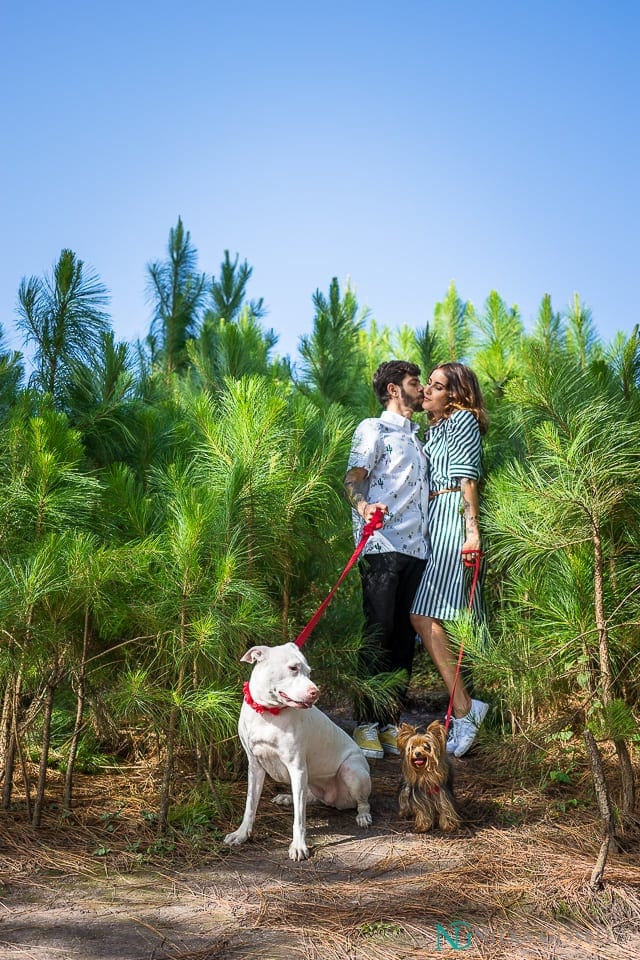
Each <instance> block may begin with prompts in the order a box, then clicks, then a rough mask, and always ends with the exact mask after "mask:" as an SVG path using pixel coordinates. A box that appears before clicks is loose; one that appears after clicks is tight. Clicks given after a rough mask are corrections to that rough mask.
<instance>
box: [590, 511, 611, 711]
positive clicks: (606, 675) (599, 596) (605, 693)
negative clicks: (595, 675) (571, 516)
mask: <svg viewBox="0 0 640 960" xmlns="http://www.w3.org/2000/svg"><path fill="white" fill-rule="evenodd" d="M592 537H593V554H594V576H593V598H594V612H595V618H596V629H597V631H598V652H599V657H600V679H601V680H602V702H603V704H604V706H605V707H607V706H609V704H610V703H611V701H612V699H613V676H612V673H611V654H610V650H609V630H608V628H607V621H606V618H605V615H604V559H603V556H602V540H601V537H600V528H599V526H598V524H597V522H596V521H595V520H594V521H593V525H592Z"/></svg>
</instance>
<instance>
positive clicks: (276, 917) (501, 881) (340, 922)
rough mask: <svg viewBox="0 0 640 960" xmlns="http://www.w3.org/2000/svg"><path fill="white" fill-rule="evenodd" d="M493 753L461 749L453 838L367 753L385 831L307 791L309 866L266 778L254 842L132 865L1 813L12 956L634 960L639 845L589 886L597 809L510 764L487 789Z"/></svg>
mask: <svg viewBox="0 0 640 960" xmlns="http://www.w3.org/2000/svg"><path fill="white" fill-rule="evenodd" d="M487 762H488V758H487V757H486V756H484V755H483V752H482V750H478V751H477V752H476V754H475V756H473V757H471V758H469V759H465V760H462V761H456V774H457V795H458V798H459V803H460V806H461V808H462V811H463V813H464V816H465V820H466V826H465V829H464V830H463V831H462V832H461V833H460V834H458V835H456V836H454V837H446V836H443V835H441V834H437V833H433V834H428V835H425V836H421V835H417V834H415V833H412V832H411V825H410V824H409V823H407V822H404V821H401V820H400V819H399V817H398V814H397V809H396V793H397V782H398V777H399V761H397V760H389V759H385V760H383V761H375V762H373V763H372V774H373V781H374V795H373V798H372V811H373V815H374V826H373V828H372V829H371V830H369V831H366V832H363V831H361V830H359V829H358V827H357V826H356V825H355V820H354V817H353V814H351V813H346V812H344V813H340V812H337V811H334V810H328V809H326V808H323V807H320V806H312V807H310V808H309V812H308V827H309V830H308V833H309V837H308V839H309V841H310V843H311V844H312V846H313V855H312V857H311V859H310V860H308V861H306V862H303V863H293V862H291V861H290V860H289V859H288V855H287V849H288V845H289V842H290V830H291V813H290V811H288V810H283V809H281V808H278V807H275V806H274V805H272V804H270V803H269V802H268V798H269V797H271V796H273V795H274V793H275V788H273V789H272V788H271V786H269V787H268V788H266V790H265V793H266V797H265V798H263V802H262V804H261V808H260V811H259V816H258V822H257V825H256V835H255V839H254V840H253V841H252V842H251V843H249V844H247V845H245V846H243V847H240V848H234V849H232V850H229V849H227V848H224V847H222V846H221V845H219V844H215V845H212V846H211V852H210V853H208V854H207V856H206V858H204V859H205V862H200V863H198V864H191V865H189V866H185V864H184V862H181V861H178V860H177V859H176V857H173V858H172V859H167V860H166V861H162V859H161V858H156V860H155V861H154V862H153V863H152V864H149V863H143V864H141V865H139V866H137V867H135V869H131V868H128V869H126V870H125V869H123V863H122V860H121V859H120V860H119V859H118V857H117V856H116V853H114V854H113V855H108V856H105V857H103V858H101V859H100V860H99V861H98V860H97V859H96V857H93V858H88V859H87V858H85V860H84V861H82V863H80V861H77V862H76V861H73V862H72V860H71V859H69V854H68V853H67V852H66V850H65V842H66V843H68V842H69V833H68V832H67V833H66V834H65V832H64V830H56V831H51V832H48V833H47V832H46V831H45V832H44V833H43V832H39V833H38V834H35V833H33V832H31V833H29V831H26V832H23V833H24V836H22V835H21V840H20V844H19V846H18V847H16V844H15V842H14V843H13V844H11V843H8V841H9V839H10V831H11V829H12V825H14V823H15V821H13V820H11V818H8V817H7V818H6V819H5V820H4V821H3V820H0V828H1V829H0V837H4V839H5V853H4V855H3V852H2V848H1V846H0V871H1V872H0V880H2V882H0V958H2V960H116V958H124V960H167V958H172V960H178V958H180V960H214V958H223V960H248V958H252V960H298V958H299V960H425V958H429V957H438V956H442V957H447V956H448V957H452V956H458V955H464V956H466V957H468V958H469V960H479V958H519V957H522V958H558V960H577V958H584V957H589V958H600V960H631V958H634V960H636V958H637V957H638V956H640V858H639V856H638V851H639V849H640V847H639V845H638V843H637V842H635V843H632V842H631V841H629V843H628V846H627V850H626V852H624V853H619V854H616V855H615V856H612V857H611V859H610V862H609V865H608V868H607V872H606V875H605V878H606V881H607V883H606V887H605V889H604V890H603V891H602V892H600V893H597V894H594V893H592V892H591V891H589V889H588V879H589V875H590V872H591V869H592V866H593V863H594V860H595V857H596V855H597V850H598V847H599V834H598V827H597V817H596V816H595V812H594V811H593V810H590V809H586V808H584V807H583V806H581V805H578V807H577V808H574V807H569V808H568V809H569V812H568V813H566V812H565V813H563V812H562V804H560V805H558V803H555V802H552V801H549V800H548V798H545V797H544V796H542V797H541V796H534V795H532V794H531V792H530V791H529V792H527V791H526V790H524V788H523V789H521V790H520V791H518V790H517V789H515V787H514V782H513V781H512V780H510V779H509V777H508V776H506V775H504V776H503V777H502V782H501V783H497V782H494V781H495V780H496V778H495V777H492V778H491V781H489V782H490V783H492V784H493V785H492V786H491V788H488V786H487V783H488V781H487V777H486V772H487V771H486V765H487ZM242 789H243V788H242V785H239V787H238V795H237V812H236V818H237V817H238V816H239V814H240V811H241V808H242V795H241V791H242ZM234 825H236V824H235V818H234V820H231V821H230V822H229V823H228V824H225V825H222V826H223V829H227V828H228V827H232V826H234ZM69 829H70V828H67V831H68V830H69ZM65 837H66V841H65ZM114 850H115V844H114ZM44 853H46V857H47V863H48V864H50V865H49V866H48V867H47V869H43V868H42V867H41V866H40V865H39V864H41V862H42V857H43V855H44Z"/></svg>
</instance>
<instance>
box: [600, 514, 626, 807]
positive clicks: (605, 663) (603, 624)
mask: <svg viewBox="0 0 640 960" xmlns="http://www.w3.org/2000/svg"><path fill="white" fill-rule="evenodd" d="M592 533H593V552H594V578H593V580H594V582H593V586H594V608H595V618H596V628H597V630H598V649H599V654H600V677H601V680H602V703H603V705H604V706H605V707H608V706H609V705H610V703H611V701H612V700H613V674H612V672H611V655H610V650H609V630H608V628H607V621H606V618H605V614H604V558H603V555H602V540H601V538H600V529H599V527H598V524H597V523H596V521H594V522H593V527H592ZM614 744H615V748H616V754H617V757H618V767H619V770H620V811H621V813H622V816H623V817H629V816H631V815H632V813H633V811H634V808H635V780H634V775H633V766H632V764H631V758H630V756H629V750H628V749H627V745H626V743H625V742H624V740H614Z"/></svg>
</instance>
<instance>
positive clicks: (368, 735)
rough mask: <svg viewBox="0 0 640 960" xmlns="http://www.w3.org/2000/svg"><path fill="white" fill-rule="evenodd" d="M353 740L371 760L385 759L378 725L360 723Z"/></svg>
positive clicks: (354, 732)
mask: <svg viewBox="0 0 640 960" xmlns="http://www.w3.org/2000/svg"><path fill="white" fill-rule="evenodd" d="M353 739H354V740H355V742H356V743H357V744H358V746H359V747H360V749H361V750H362V752H363V753H364V755H365V757H369V759H370V760H382V758H383V757H384V750H383V749H382V744H381V743H380V738H379V736H378V724H377V723H359V724H358V726H357V727H356V728H355V730H354V731H353Z"/></svg>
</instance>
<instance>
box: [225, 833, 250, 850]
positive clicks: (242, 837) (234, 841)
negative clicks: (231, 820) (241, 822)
mask: <svg viewBox="0 0 640 960" xmlns="http://www.w3.org/2000/svg"><path fill="white" fill-rule="evenodd" d="M250 836H251V834H250V833H247V831H246V830H234V832H233V833H228V834H227V835H226V837H225V838H224V842H225V843H226V844H227V846H229V847H239V846H240V844H241V843H246V841H247V840H248V839H249V837H250Z"/></svg>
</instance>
